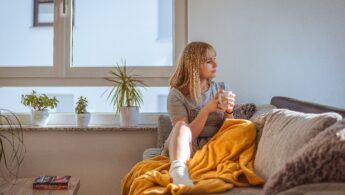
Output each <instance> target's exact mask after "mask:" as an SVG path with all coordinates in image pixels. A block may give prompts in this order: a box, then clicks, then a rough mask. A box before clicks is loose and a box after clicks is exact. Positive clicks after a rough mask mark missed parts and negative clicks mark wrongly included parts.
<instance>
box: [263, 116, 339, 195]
mask: <svg viewBox="0 0 345 195" xmlns="http://www.w3.org/2000/svg"><path fill="white" fill-rule="evenodd" d="M344 167H345V119H343V120H341V121H338V122H337V123H335V124H334V125H332V126H330V127H328V128H327V129H325V130H324V131H322V132H320V133H319V134H318V135H317V136H315V137H314V138H313V139H312V140H310V141H309V142H308V143H307V144H306V145H304V146H303V147H302V148H301V149H300V150H298V152H297V153H296V154H295V155H294V156H293V157H292V158H291V159H289V160H288V161H287V163H286V164H285V165H284V166H283V167H282V168H281V169H280V170H279V171H277V172H276V173H275V174H274V175H273V176H272V177H271V178H269V179H268V181H267V183H266V185H265V186H264V190H263V194H265V195H271V194H272V195H273V194H277V193H278V192H281V191H285V190H287V189H290V188H293V187H295V186H298V185H303V184H312V183H321V182H345V168H344Z"/></svg>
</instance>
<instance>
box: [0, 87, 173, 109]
mask: <svg viewBox="0 0 345 195" xmlns="http://www.w3.org/2000/svg"><path fill="white" fill-rule="evenodd" d="M107 89H110V87H1V88H0V99H1V101H0V108H5V109H10V110H12V111H14V112H30V108H28V107H25V106H23V105H22V104H21V95H22V94H28V93H31V91H32V90H35V91H36V92H37V93H45V94H47V95H48V96H50V97H52V96H55V97H56V98H57V99H58V100H59V104H58V107H57V108H56V109H54V110H53V111H55V112H74V106H75V103H76V102H77V99H78V97H79V96H85V97H86V98H87V99H88V104H89V105H88V111H89V112H113V111H114V109H113V105H112V104H111V103H110V101H108V100H107V95H108V94H107V93H105V94H104V95H102V94H103V93H104V92H105V91H106V90H107ZM141 91H142V92H143V101H144V103H143V104H142V106H141V110H140V111H141V112H166V98H167V94H168V92H169V89H168V87H149V88H145V89H141Z"/></svg>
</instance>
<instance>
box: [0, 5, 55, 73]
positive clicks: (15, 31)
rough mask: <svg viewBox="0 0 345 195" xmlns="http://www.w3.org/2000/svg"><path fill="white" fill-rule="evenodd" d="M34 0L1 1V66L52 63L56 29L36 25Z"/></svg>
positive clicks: (47, 64)
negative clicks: (34, 25) (34, 23)
mask: <svg viewBox="0 0 345 195" xmlns="http://www.w3.org/2000/svg"><path fill="white" fill-rule="evenodd" d="M33 4H34V1H21V0H1V1H0V24H1V30H0V66H2V67H4V66H6V67H7V66H8V67H21V66H52V64H53V28H52V27H33V10H34V9H33V6H34V5H33Z"/></svg>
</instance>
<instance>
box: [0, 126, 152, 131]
mask: <svg viewBox="0 0 345 195" xmlns="http://www.w3.org/2000/svg"><path fill="white" fill-rule="evenodd" d="M7 129H9V126H8V125H0V130H7ZM22 129H23V131H156V130H157V125H155V124H139V125H138V126H133V127H120V126H119V125H89V126H87V127H80V126H76V125H47V126H43V127H40V126H33V125H22Z"/></svg>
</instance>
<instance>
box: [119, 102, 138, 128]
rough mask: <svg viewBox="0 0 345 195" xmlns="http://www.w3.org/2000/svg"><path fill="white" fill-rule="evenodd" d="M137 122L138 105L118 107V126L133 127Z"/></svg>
mask: <svg viewBox="0 0 345 195" xmlns="http://www.w3.org/2000/svg"><path fill="white" fill-rule="evenodd" d="M138 124H139V107H138V106H126V107H122V108H121V109H120V126H121V127H134V126H138Z"/></svg>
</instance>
